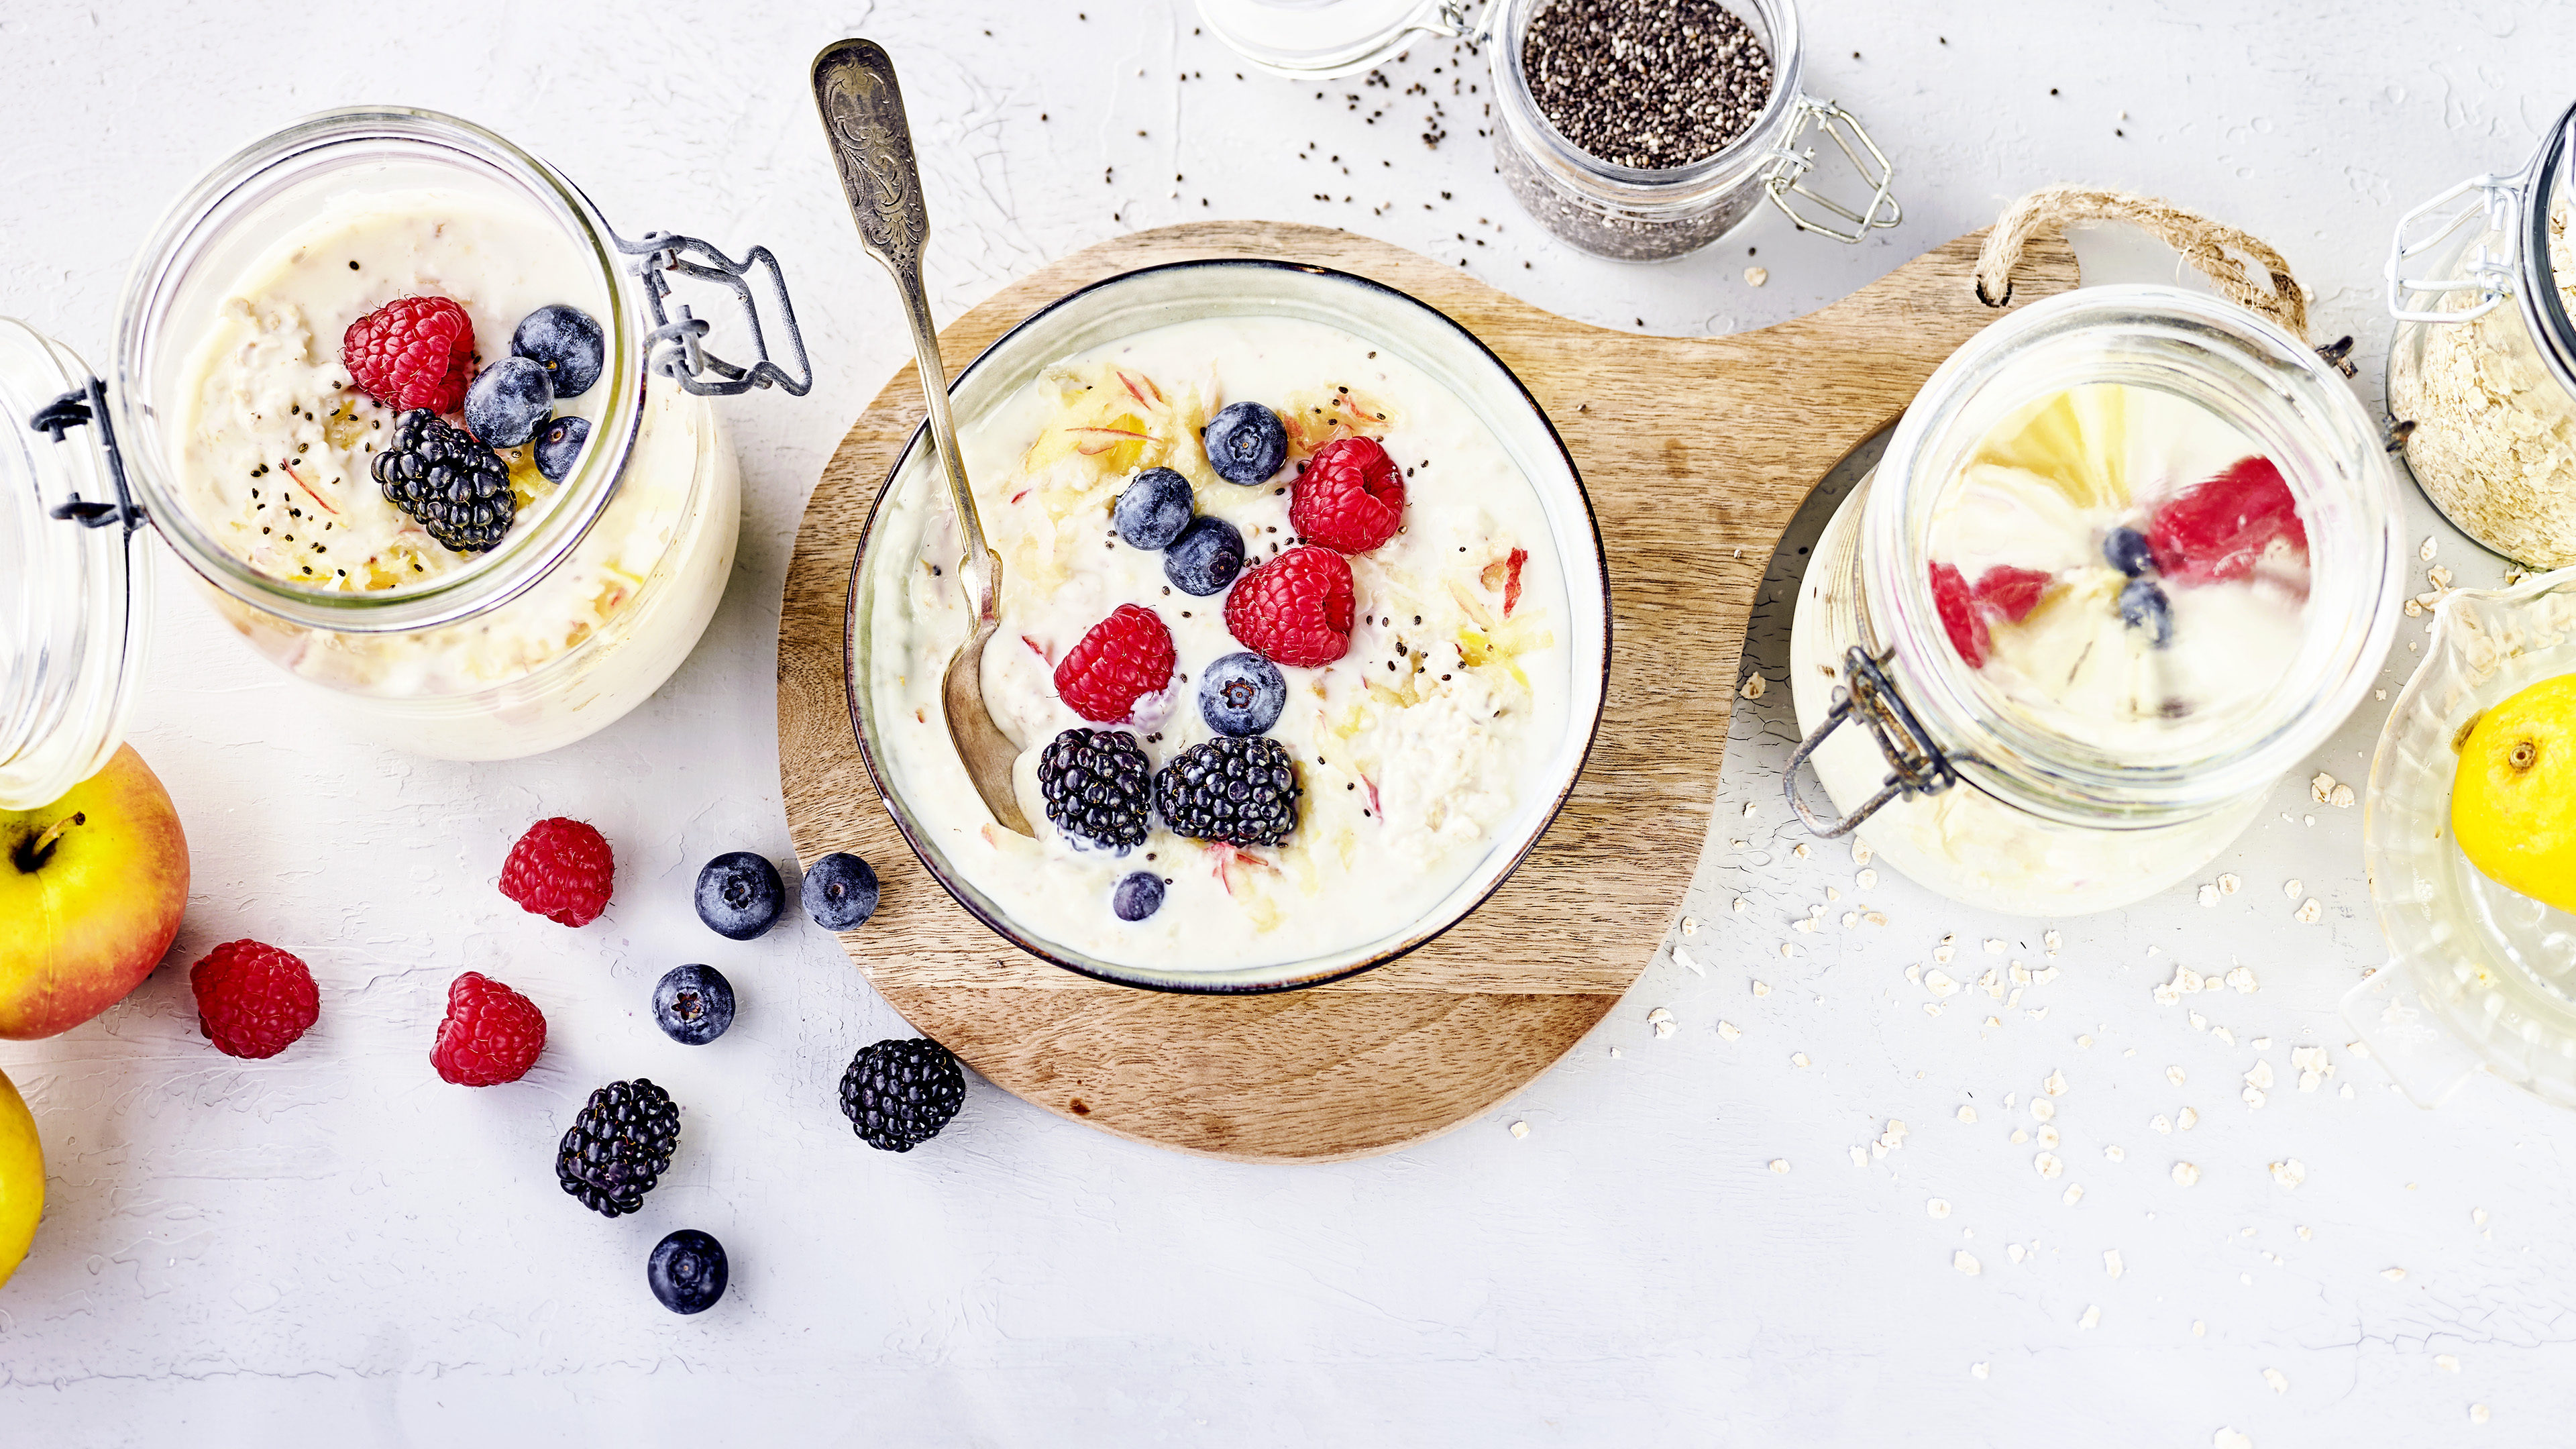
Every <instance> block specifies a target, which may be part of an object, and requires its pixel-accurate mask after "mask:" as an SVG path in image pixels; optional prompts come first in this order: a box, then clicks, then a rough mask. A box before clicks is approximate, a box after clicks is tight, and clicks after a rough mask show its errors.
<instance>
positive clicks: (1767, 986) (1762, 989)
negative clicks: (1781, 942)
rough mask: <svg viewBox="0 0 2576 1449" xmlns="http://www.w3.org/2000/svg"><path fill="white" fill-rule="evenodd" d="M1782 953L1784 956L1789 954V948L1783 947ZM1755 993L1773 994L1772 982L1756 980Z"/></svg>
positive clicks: (1758, 994)
mask: <svg viewBox="0 0 2576 1449" xmlns="http://www.w3.org/2000/svg"><path fill="white" fill-rule="evenodd" d="M1780 954H1781V955H1783V956H1786V955H1788V954H1789V952H1788V949H1787V948H1786V947H1783V948H1782V949H1781V952H1780ZM1753 994H1754V995H1756V996H1768V995H1770V994H1771V983H1770V982H1768V981H1756V982H1754V983H1753Z"/></svg>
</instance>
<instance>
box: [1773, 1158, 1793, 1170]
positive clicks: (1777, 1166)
mask: <svg viewBox="0 0 2576 1449" xmlns="http://www.w3.org/2000/svg"><path fill="white" fill-rule="evenodd" d="M1771 1170H1772V1171H1773V1172H1787V1171H1788V1170H1789V1159H1787V1158H1785V1157H1774V1158H1772V1159H1771Z"/></svg>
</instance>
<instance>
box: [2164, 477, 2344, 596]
mask: <svg viewBox="0 0 2576 1449" xmlns="http://www.w3.org/2000/svg"><path fill="white" fill-rule="evenodd" d="M2274 539H2282V540H2285V541H2287V542H2288V543H2289V545H2290V546H2291V547H2292V548H2295V549H2297V550H2298V551H2300V552H2301V553H2305V552H2307V548H2308V530H2307V527H2306V526H2305V525H2304V524H2302V523H2301V522H2300V521H2299V504H2298V500H2297V499H2295V498H2292V497H2291V496H2290V485H2289V484H2288V483H2287V482H2285V481H2283V479H2282V477H2281V470H2280V469H2278V468H2275V467H2273V466H2272V460H2271V459H2269V458H2239V459H2238V460H2236V461H2235V462H2233V463H2230V464H2228V465H2227V467H2226V469H2225V470H2224V471H2222V472H2220V473H2219V475H2218V476H2217V477H2215V478H2211V479H2208V480H2206V481H2204V482H2200V483H2195V484H2193V485H2192V486H2191V487H2189V488H2186V489H2184V490H2183V491H2182V492H2181V493H2180V494H2178V495H2176V496H2175V497H2173V498H2170V499H2167V500H2166V501H2165V505H2164V506H2163V507H2161V508H2159V509H2157V510H2156V516H2155V517H2154V518H2153V519H2151V520H2149V522H2148V524H2147V547H2148V549H2149V550H2151V551H2152V552H2153V553H2154V555H2155V560H2156V567H2157V568H2158V569H2160V570H2162V571H2163V573H2164V574H2165V576H2166V577H2167V578H2171V579H2178V580H2181V581H2182V582H2184V583H2215V582H2218V581H2220V580H2223V579H2241V578H2243V577H2245V576H2246V575H2248V574H2250V573H2252V572H2254V565H2255V564H2257V563H2259V562H2261V561H2262V558H2263V551H2264V550H2265V549H2266V548H2268V547H2270V546H2271V544H2272V541H2273V540H2274Z"/></svg>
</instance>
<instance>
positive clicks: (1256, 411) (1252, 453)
mask: <svg viewBox="0 0 2576 1449" xmlns="http://www.w3.org/2000/svg"><path fill="white" fill-rule="evenodd" d="M1199 441H1200V442H1202V443H1204V444H1206V446H1207V458H1208V466H1209V467H1211V468H1214V469H1215V470H1216V476H1218V477H1220V478H1222V479H1224V480H1225V481H1227V482H1228V483H1241V484H1245V485H1246V486H1249V485H1251V484H1254V483H1267V482H1269V481H1270V475H1271V474H1273V473H1276V472H1278V471H1279V465H1280V464H1282V463H1285V462H1287V461H1288V430H1287V429H1286V428H1284V427H1282V426H1280V423H1279V415H1278V414H1277V413H1274V412H1272V411H1271V410H1270V409H1268V408H1266V407H1263V406H1262V405H1261V404H1259V403H1257V402H1239V403H1228V404H1226V405H1225V407H1224V408H1223V409H1222V410H1220V411H1219V412H1218V413H1217V415H1216V416H1215V417H1213V418H1211V419H1209V420H1208V425H1207V431H1206V432H1204V433H1201V434H1200V435H1199Z"/></svg>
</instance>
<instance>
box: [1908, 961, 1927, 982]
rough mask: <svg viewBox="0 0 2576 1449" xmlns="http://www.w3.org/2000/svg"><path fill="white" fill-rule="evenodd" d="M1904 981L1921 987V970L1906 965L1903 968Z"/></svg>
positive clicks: (1911, 965) (1914, 966)
mask: <svg viewBox="0 0 2576 1449" xmlns="http://www.w3.org/2000/svg"><path fill="white" fill-rule="evenodd" d="M1905 979H1906V980H1908V981H1911V982H1913V983H1914V984H1915V985H1917V986H1920V985H1922V984H1923V968H1922V967H1921V966H1919V965H1914V964H1908V965H1907V966H1906V968H1905Z"/></svg>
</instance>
